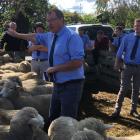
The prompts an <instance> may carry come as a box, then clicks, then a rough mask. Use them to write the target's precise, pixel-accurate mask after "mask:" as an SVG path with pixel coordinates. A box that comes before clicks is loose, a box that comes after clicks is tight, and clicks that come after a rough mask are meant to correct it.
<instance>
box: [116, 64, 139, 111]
mask: <svg viewBox="0 0 140 140" xmlns="http://www.w3.org/2000/svg"><path fill="white" fill-rule="evenodd" d="M131 83H132V94H131V103H132V105H131V110H136V109H137V103H138V96H139V88H140V65H137V66H132V65H125V66H124V70H123V71H122V72H121V85H120V90H119V93H118V97H117V101H116V105H115V109H116V110H117V111H119V112H120V111H121V107H122V103H123V101H124V97H125V95H126V93H127V91H128V87H130V85H131Z"/></svg>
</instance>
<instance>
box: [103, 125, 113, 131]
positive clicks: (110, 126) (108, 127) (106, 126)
mask: <svg viewBox="0 0 140 140" xmlns="http://www.w3.org/2000/svg"><path fill="white" fill-rule="evenodd" d="M104 127H105V130H108V129H111V128H113V127H114V125H110V124H105V125H104Z"/></svg>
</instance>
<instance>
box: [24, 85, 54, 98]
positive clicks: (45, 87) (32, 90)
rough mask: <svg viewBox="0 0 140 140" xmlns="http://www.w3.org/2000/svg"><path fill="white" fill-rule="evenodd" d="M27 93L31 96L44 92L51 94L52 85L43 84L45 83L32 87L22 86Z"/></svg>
mask: <svg viewBox="0 0 140 140" xmlns="http://www.w3.org/2000/svg"><path fill="white" fill-rule="evenodd" d="M23 90H24V91H25V93H26V92H28V94H30V95H32V96H36V95H45V94H52V93H53V85H52V84H45V85H38V86H33V87H29V86H28V87H24V89H23Z"/></svg>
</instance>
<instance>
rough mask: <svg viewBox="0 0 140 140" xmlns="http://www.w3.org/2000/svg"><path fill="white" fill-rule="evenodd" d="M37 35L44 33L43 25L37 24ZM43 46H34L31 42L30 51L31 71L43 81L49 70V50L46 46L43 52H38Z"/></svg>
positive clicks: (35, 28) (35, 27)
mask: <svg viewBox="0 0 140 140" xmlns="http://www.w3.org/2000/svg"><path fill="white" fill-rule="evenodd" d="M34 31H35V33H40V34H41V33H44V32H45V27H44V25H43V23H41V22H37V23H36V24H35V26H34ZM40 45H41V44H34V43H33V42H31V41H29V45H28V50H29V52H31V53H32V61H31V71H33V72H36V73H37V75H38V78H40V79H43V74H44V72H45V71H46V69H47V68H48V48H47V46H46V47H45V46H44V49H43V50H41V51H40V50H38V47H40Z"/></svg>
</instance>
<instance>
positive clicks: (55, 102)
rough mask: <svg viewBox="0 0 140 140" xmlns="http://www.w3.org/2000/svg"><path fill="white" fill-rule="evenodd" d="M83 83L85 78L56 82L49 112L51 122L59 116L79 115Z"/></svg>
mask: <svg viewBox="0 0 140 140" xmlns="http://www.w3.org/2000/svg"><path fill="white" fill-rule="evenodd" d="M83 85H84V80H83V79H81V80H72V81H69V82H66V83H63V84H54V92H53V95H52V99H51V105H50V113H49V119H50V122H51V121H53V120H54V119H56V118H58V117H59V116H68V117H73V118H76V117H77V112H78V108H79V102H80V99H81V96H82V92H83Z"/></svg>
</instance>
